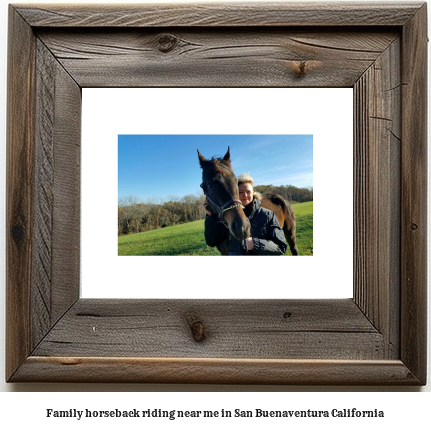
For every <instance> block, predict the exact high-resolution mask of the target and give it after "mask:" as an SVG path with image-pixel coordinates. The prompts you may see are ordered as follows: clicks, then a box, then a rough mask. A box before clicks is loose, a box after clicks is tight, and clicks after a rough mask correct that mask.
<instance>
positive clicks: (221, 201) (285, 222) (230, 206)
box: [198, 147, 299, 256]
mask: <svg viewBox="0 0 431 431" xmlns="http://www.w3.org/2000/svg"><path fill="white" fill-rule="evenodd" d="M198 158H199V163H200V166H201V168H202V184H201V188H202V189H203V192H204V194H205V197H206V200H207V203H208V205H209V209H210V211H211V212H212V213H213V214H218V217H219V220H220V221H221V222H222V223H224V224H225V226H226V227H227V228H228V229H229V231H230V233H231V234H232V235H233V236H234V237H235V238H237V239H238V240H244V239H247V238H248V237H249V236H250V222H249V221H248V218H247V217H246V216H245V214H244V211H243V209H244V207H243V206H242V204H241V201H240V200H239V191H238V180H237V178H236V176H235V173H234V171H233V169H232V165H231V162H230V147H228V149H227V153H226V154H225V156H224V157H223V158H215V157H213V158H211V159H210V160H207V159H206V158H205V157H204V156H203V155H202V154H201V153H200V152H199V150H198ZM260 201H261V203H260V206H261V207H262V208H266V209H269V210H271V211H272V212H273V213H274V215H275V217H276V218H277V220H278V223H279V224H280V226H281V228H282V229H283V233H284V236H285V238H286V241H287V244H288V245H289V248H290V252H291V253H292V256H298V255H299V253H298V247H297V245H296V220H295V213H294V212H293V209H292V207H291V205H290V204H289V202H287V201H286V200H285V199H283V197H281V196H280V195H278V194H275V193H264V194H263V195H261V197H260ZM217 248H218V250H219V251H220V253H221V254H222V255H228V254H229V250H228V245H227V241H224V242H223V243H222V244H221V245H220V246H217Z"/></svg>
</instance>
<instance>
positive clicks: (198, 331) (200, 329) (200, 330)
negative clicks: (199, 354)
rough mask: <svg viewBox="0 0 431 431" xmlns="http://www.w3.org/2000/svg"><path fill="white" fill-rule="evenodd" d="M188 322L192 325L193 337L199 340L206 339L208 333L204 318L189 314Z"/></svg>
mask: <svg viewBox="0 0 431 431" xmlns="http://www.w3.org/2000/svg"><path fill="white" fill-rule="evenodd" d="M187 323H188V324H189V326H190V330H191V332H192V337H193V339H194V340H195V341H197V342H201V341H204V340H205V338H206V336H207V334H206V329H205V325H204V323H203V322H202V320H201V319H198V318H197V317H196V316H187Z"/></svg>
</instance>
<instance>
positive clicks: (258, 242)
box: [205, 198, 287, 256]
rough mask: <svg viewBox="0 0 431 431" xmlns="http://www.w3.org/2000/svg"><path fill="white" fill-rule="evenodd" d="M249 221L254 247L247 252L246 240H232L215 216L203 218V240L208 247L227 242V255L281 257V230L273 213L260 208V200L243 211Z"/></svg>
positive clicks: (282, 242)
mask: <svg viewBox="0 0 431 431" xmlns="http://www.w3.org/2000/svg"><path fill="white" fill-rule="evenodd" d="M244 212H245V214H246V216H248V219H249V220H250V225H251V232H250V236H251V237H252V238H253V243H254V247H253V249H252V250H250V251H248V250H247V244H246V240H243V241H239V240H237V239H236V238H234V237H233V236H232V235H231V234H230V233H229V230H228V228H226V227H225V226H224V225H223V224H222V223H221V222H219V221H218V218H217V216H215V215H212V216H206V217H205V240H206V243H207V244H208V245H209V246H210V247H216V246H219V245H220V244H221V243H222V242H223V241H225V240H228V241H229V255H230V256H240V255H281V254H284V253H286V250H287V243H286V238H285V236H284V233H283V230H282V228H281V227H280V224H279V223H278V220H277V218H276V217H275V215H274V213H273V212H272V211H270V210H268V209H266V208H261V207H260V200H259V199H256V198H255V199H254V200H253V202H252V203H251V204H250V205H249V206H248V207H247V208H246V209H245V210H244Z"/></svg>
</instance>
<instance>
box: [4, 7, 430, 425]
mask: <svg viewBox="0 0 431 431" xmlns="http://www.w3.org/2000/svg"><path fill="white" fill-rule="evenodd" d="M67 2H68V3H75V2H74V1H73V0H68V1H67ZM128 2H129V3H134V1H132V0H128ZM159 2H160V1H159ZM177 2H178V1H177ZM14 3H27V2H26V1H22V0H21V1H20V0H16V1H14ZM34 3H38V2H34ZM44 3H65V2H62V1H60V0H57V1H54V2H53V1H51V2H50V1H49V0H45V1H44ZM86 3H96V2H95V1H91V0H88V1H87V2H86ZM104 3H110V2H109V1H108V0H106V1H104ZM387 3H391V2H387ZM0 8H1V9H0V34H1V38H0V43H1V45H0V59H1V60H0V64H1V68H0V100H1V102H0V103H1V104H0V113H1V115H0V172H1V174H2V179H1V181H0V184H2V185H3V184H4V181H5V134H6V126H5V124H6V123H5V119H6V35H7V2H1V5H0ZM4 200H5V189H4V187H3V186H2V187H1V188H0V202H1V203H0V205H1V207H2V211H1V213H0V218H1V220H0V221H1V224H2V226H4ZM4 244H5V238H4V229H2V230H1V231H0V263H1V270H0V271H1V273H2V277H1V281H0V283H1V291H2V295H0V313H1V315H2V316H4V311H5V304H4V268H5V245H4ZM428 302H429V300H428ZM430 308H431V304H430V303H429V307H428V309H430ZM0 325H1V331H0V346H1V347H0V369H4V319H2V320H1V322H0ZM428 333H431V330H429V331H428ZM430 356H431V355H430V354H428V361H430ZM428 368H430V367H428ZM0 374H1V372H0ZM0 390H1V391H3V392H2V393H0V424H1V425H2V428H4V429H6V427H12V426H13V427H15V428H18V429H21V427H22V428H23V429H24V427H27V428H30V427H32V428H37V429H42V427H43V429H44V430H56V431H57V430H58V429H59V428H62V429H65V430H75V429H94V427H95V426H106V425H108V424H112V425H115V424H116V423H114V422H106V421H105V422H91V423H90V422H89V423H87V424H83V423H81V424H79V427H78V423H77V422H76V421H75V420H61V421H59V420H55V421H48V420H46V419H45V409H46V408H57V409H63V410H64V409H69V408H89V409H96V408H104V409H110V408H116V407H118V408H134V407H142V408H158V407H161V408H166V409H170V408H188V409H193V408H194V407H195V408H197V409H198V408H201V409H203V408H208V406H210V407H211V408H213V409H217V408H226V409H228V408H230V409H234V408H243V409H248V408H267V409H271V408H272V409H288V408H291V407H295V408H301V409H307V408H317V409H319V408H321V409H323V408H326V407H327V406H328V407H331V408H333V407H334V408H335V407H340V408H351V407H352V406H353V407H360V408H361V407H365V408H380V409H385V410H386V413H387V415H386V418H385V419H384V420H381V421H379V420H366V419H361V420H355V419H344V420H341V419H340V421H338V422H336V423H334V421H331V422H329V421H328V422H324V421H322V420H317V419H316V420H311V422H310V421H307V422H300V421H295V422H291V421H289V422H285V421H275V420H274V421H272V422H267V421H265V422H259V421H258V422H254V421H247V422H241V423H238V422H235V423H231V422H230V423H229V425H231V427H232V428H233V427H238V425H239V424H242V425H243V426H248V427H249V426H255V425H258V426H264V427H265V426H268V425H270V426H271V429H283V430H286V429H288V428H289V426H291V425H292V424H294V425H298V424H305V425H307V426H309V425H312V426H318V427H319V429H331V431H332V430H338V429H343V430H345V429H346V428H349V429H352V430H361V431H363V430H364V429H367V430H374V429H376V430H381V429H387V428H390V429H394V430H398V429H409V428H410V429H416V428H417V429H427V426H428V424H429V421H430V419H429V405H430V402H431V397H430V394H431V392H430V391H431V385H430V384H428V385H427V386H426V387H423V388H404V387H395V388H393V387H390V388H387V387H383V388H382V387H358V388H356V387H313V386H312V387H287V386H223V385H215V386H209V385H208V386H205V385H203V386H201V385H180V386H175V385H153V384H147V385H144V384H136V385H133V384H129V385H114V384H6V383H4V381H2V380H1V377H0ZM382 390H383V391H392V392H393V393H383V394H382V393H381V392H379V391H382ZM33 391H37V392H41V393H38V394H32V393H31V392H33ZM50 391H54V392H50ZM57 391H58V392H60V393H57ZM76 391H83V392H82V393H81V392H80V393H73V392H76ZM110 391H124V392H126V393H123V394H118V395H117V394H111V393H109V392H110ZM165 391H167V393H163V394H158V393H157V392H165ZM169 391H182V393H181V394H177V393H175V392H173V393H172V392H171V393H170V392H169ZM194 391H203V392H204V393H195V392H194ZM218 391H240V393H235V392H231V393H229V392H224V393H222V394H219V393H217V392H218ZM242 391H253V392H252V393H244V392H242ZM261 391H265V392H266V391H270V393H264V394H261V393H259V392H261ZM297 391H300V392H306V393H298V392H297ZM322 391H325V393H322ZM362 391H366V392H365V393H363V392H362ZM420 391H424V392H427V393H426V394H424V393H412V392H420ZM11 392H18V393H11ZM25 392H28V393H25ZM42 392H43V393H42ZM105 392H108V393H105ZM142 392H152V393H151V394H148V393H142ZM154 392H155V393H154ZM343 392H344V393H343ZM332 406H333V407H332ZM172 422H175V421H172ZM12 424H13V425H12ZM124 424H127V429H130V430H134V429H137V430H138V429H139V430H142V429H145V424H147V423H146V422H145V423H142V422H138V423H137V424H134V425H131V424H130V423H129V422H124V421H123V422H122V423H121V424H120V425H123V426H124ZM148 424H149V423H148ZM156 424H160V422H156ZM161 424H162V425H159V426H163V429H164V428H167V427H168V426H169V427H170V428H172V427H174V426H176V427H177V428H178V429H187V430H190V429H195V428H197V427H199V429H202V426H203V425H205V427H206V429H216V427H217V429H219V428H220V426H226V425H224V424H223V423H222V422H219V421H217V422H216V423H213V422H211V423H210V422H204V423H203V422H202V421H199V422H192V421H184V422H182V423H178V422H177V423H176V424H175V425H174V424H171V423H170V422H169V425H167V423H163V422H162V423H161ZM90 425H91V428H90ZM151 425H154V423H151Z"/></svg>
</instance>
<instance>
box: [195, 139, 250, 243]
mask: <svg viewBox="0 0 431 431" xmlns="http://www.w3.org/2000/svg"><path fill="white" fill-rule="evenodd" d="M198 156H199V163H200V165H201V168H202V184H201V187H202V189H203V191H204V193H205V196H206V198H207V202H208V204H209V209H210V211H211V212H212V213H213V214H217V215H218V217H219V219H220V221H222V222H224V223H225V224H226V225H227V227H228V228H229V230H230V232H231V233H232V235H233V236H234V237H235V238H236V239H239V240H243V239H246V238H248V237H249V236H250V222H249V221H248V218H247V217H246V216H245V214H244V211H243V207H242V205H241V201H240V200H239V192H238V181H237V178H236V176H235V173H234V172H233V169H232V166H231V164H230V149H229V147H228V150H227V153H226V154H225V156H224V157H223V158H222V159H216V158H214V157H213V158H212V159H211V160H207V159H206V158H205V157H204V156H203V155H202V154H201V153H200V152H199V150H198Z"/></svg>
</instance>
